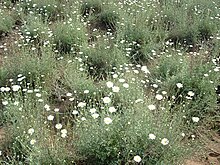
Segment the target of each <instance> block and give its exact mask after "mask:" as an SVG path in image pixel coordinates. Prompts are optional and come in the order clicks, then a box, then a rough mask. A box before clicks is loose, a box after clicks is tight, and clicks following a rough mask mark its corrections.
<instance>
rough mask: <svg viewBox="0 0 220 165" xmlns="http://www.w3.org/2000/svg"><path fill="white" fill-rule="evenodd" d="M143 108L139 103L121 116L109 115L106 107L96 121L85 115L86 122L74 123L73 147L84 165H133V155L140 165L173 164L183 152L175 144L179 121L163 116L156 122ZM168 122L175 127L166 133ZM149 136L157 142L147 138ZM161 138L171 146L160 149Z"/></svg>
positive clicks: (175, 118) (179, 138)
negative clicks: (137, 157)
mask: <svg viewBox="0 0 220 165" xmlns="http://www.w3.org/2000/svg"><path fill="white" fill-rule="evenodd" d="M145 106H146V105H140V103H139V104H137V105H136V106H135V107H134V108H133V109H123V112H124V113H123V114H108V112H107V110H106V109H107V108H108V107H106V109H104V110H102V112H101V114H100V117H99V118H98V119H93V118H92V117H91V116H89V115H87V116H85V117H86V119H87V120H85V121H79V122H77V123H76V126H75V134H76V136H77V137H78V138H77V140H76V141H75V142H73V143H74V145H75V147H76V150H77V151H78V154H79V155H80V156H82V158H84V160H85V163H86V164H100V165H101V164H112V165H113V164H135V161H134V156H135V155H139V156H140V157H141V158H142V160H141V163H143V164H146V163H147V164H150V165H153V164H156V163H157V164H160V163H161V164H163V163H165V162H167V163H168V162H169V164H170V163H174V162H175V163H176V162H177V161H176V160H177V157H178V156H180V155H181V154H183V153H181V152H182V149H183V148H181V146H180V145H179V144H178V142H179V140H181V137H180V136H179V133H180V132H179V131H180V128H176V126H177V125H178V126H180V123H181V121H180V120H179V119H177V118H178V117H173V119H170V118H169V115H170V114H169V115H168V114H166V112H164V114H160V115H159V116H161V117H162V116H163V117H162V118H160V119H158V116H157V119H156V118H155V116H154V115H153V114H152V112H150V111H148V110H146V108H144V107H145ZM161 113H162V112H161ZM165 116H166V117H165ZM106 117H109V118H110V123H109V124H106V123H105V122H107V120H109V119H108V118H106ZM170 117H171V116H170ZM111 120H112V123H111ZM168 121H169V124H168V123H167V122H168ZM170 122H171V123H172V124H171V125H172V126H174V123H175V127H173V128H172V130H170V129H169V126H171V125H170ZM162 123H163V124H162ZM165 123H167V126H168V125H169V126H168V127H166V126H165V125H166V124H165ZM151 133H152V134H155V135H156V139H154V140H152V139H150V138H149V134H151ZM162 138H168V139H169V141H170V144H168V146H163V145H162V144H161V143H160V141H161V140H160V139H162ZM177 144H178V145H177Z"/></svg>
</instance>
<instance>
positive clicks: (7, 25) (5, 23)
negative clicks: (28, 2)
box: [0, 9, 15, 37]
mask: <svg viewBox="0 0 220 165" xmlns="http://www.w3.org/2000/svg"><path fill="white" fill-rule="evenodd" d="M14 23H15V21H14V19H13V18H12V17H11V15H10V14H9V13H8V12H6V11H4V10H1V9H0V37H1V35H2V34H3V33H8V32H10V31H11V30H12V27H13V25H14Z"/></svg>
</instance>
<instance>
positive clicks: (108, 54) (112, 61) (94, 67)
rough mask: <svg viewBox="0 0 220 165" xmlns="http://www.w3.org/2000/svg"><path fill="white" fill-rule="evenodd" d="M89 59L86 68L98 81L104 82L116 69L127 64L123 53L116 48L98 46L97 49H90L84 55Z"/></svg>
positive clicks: (103, 45)
mask: <svg viewBox="0 0 220 165" xmlns="http://www.w3.org/2000/svg"><path fill="white" fill-rule="evenodd" d="M84 54H85V55H86V56H88V57H87V59H86V61H85V62H86V66H87V70H88V72H89V74H90V75H91V76H92V77H93V78H94V79H96V80H104V79H106V78H107V76H108V74H109V72H112V71H114V68H119V66H120V65H122V64H124V63H126V62H127V59H126V57H125V56H124V55H123V52H122V51H120V50H119V49H118V48H116V47H113V46H112V47H108V46H107V45H105V44H102V43H100V44H98V45H97V46H96V47H95V48H89V49H87V50H86V51H85V53H84Z"/></svg>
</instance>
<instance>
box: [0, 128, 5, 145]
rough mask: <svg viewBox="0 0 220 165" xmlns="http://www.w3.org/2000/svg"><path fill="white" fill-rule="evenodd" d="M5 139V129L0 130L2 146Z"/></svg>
mask: <svg viewBox="0 0 220 165" xmlns="http://www.w3.org/2000/svg"><path fill="white" fill-rule="evenodd" d="M4 138H5V131H4V129H3V128H0V144H2V142H3V140H4Z"/></svg>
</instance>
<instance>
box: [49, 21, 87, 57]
mask: <svg viewBox="0 0 220 165" xmlns="http://www.w3.org/2000/svg"><path fill="white" fill-rule="evenodd" d="M53 33H54V41H53V42H54V45H55V50H57V51H58V52H59V53H61V54H66V53H70V52H74V53H76V52H78V51H79V47H80V46H81V45H82V44H83V43H84V42H86V41H87V40H86V36H85V29H84V27H82V25H81V24H80V23H78V24H76V23H73V22H72V23H71V24H63V23H62V22H57V23H56V25H55V26H54V28H53Z"/></svg>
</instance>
